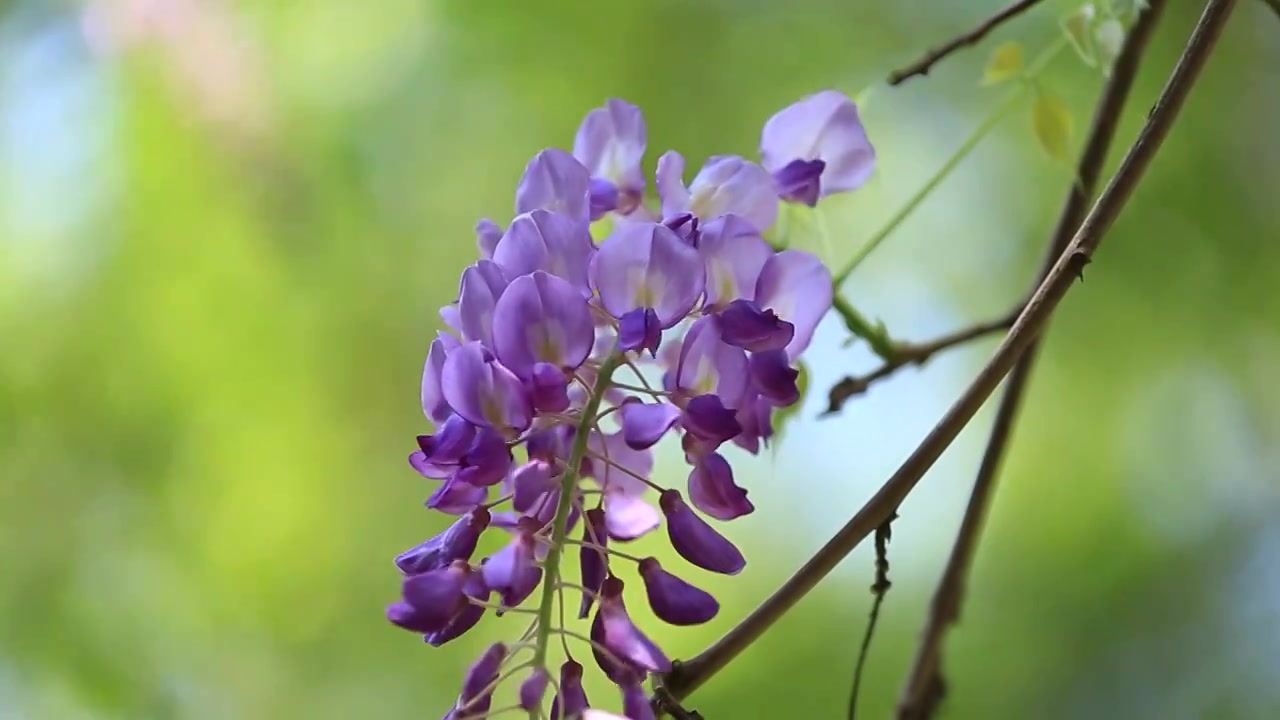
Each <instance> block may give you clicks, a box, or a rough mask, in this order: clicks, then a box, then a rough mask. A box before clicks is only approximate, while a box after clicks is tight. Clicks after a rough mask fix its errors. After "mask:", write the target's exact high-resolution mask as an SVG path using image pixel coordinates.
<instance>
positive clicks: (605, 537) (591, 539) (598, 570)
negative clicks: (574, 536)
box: [578, 508, 609, 619]
mask: <svg viewBox="0 0 1280 720" xmlns="http://www.w3.org/2000/svg"><path fill="white" fill-rule="evenodd" d="M586 515H587V521H586V522H585V523H583V528H582V547H580V548H579V549H578V563H579V565H580V567H581V570H582V587H584V588H586V590H584V591H583V593H582V603H581V604H580V605H579V606H578V618H579V619H582V618H585V617H587V615H589V614H590V613H591V605H592V604H593V603H594V602H595V597H596V594H597V593H599V592H600V586H601V584H603V583H604V579H605V576H606V575H608V573H609V556H608V554H606V553H605V551H604V548H606V547H608V545H609V533H608V530H607V529H606V527H605V515H604V511H603V510H601V509H599V508H591V509H590V510H587V513H586Z"/></svg>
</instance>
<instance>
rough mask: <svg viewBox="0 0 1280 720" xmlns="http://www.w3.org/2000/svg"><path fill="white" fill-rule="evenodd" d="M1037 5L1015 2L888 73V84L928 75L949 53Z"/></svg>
mask: <svg viewBox="0 0 1280 720" xmlns="http://www.w3.org/2000/svg"><path fill="white" fill-rule="evenodd" d="M1039 4H1040V0H1019V2H1016V3H1014V4H1012V5H1010V6H1009V7H1007V8H1005V9H1003V10H1001V11H1000V12H998V13H996V14H995V15H992V16H991V17H989V18H987V19H986V20H984V21H983V22H982V24H981V25H979V26H977V27H976V28H974V29H972V30H970V31H969V32H967V33H964V34H963V35H960V36H958V37H956V38H955V39H953V40H951V42H948V43H947V44H945V45H941V46H939V47H937V48H934V49H932V50H930V51H929V52H927V53H925V55H924V57H922V58H920V59H919V60H917V61H915V62H913V63H911V64H910V65H908V66H906V67H904V68H902V69H901V70H895V71H893V72H891V73H889V84H890V85H901V84H902V83H904V82H906V81H907V80H909V79H910V78H913V77H915V76H916V75H921V76H924V75H928V74H929V71H930V70H932V69H933V66H934V65H935V64H936V63H937V62H938V61H940V60H942V59H943V58H945V57H946V56H948V55H950V54H951V53H953V52H955V51H957V50H959V49H960V48H963V47H968V46H970V45H976V44H978V43H979V42H981V41H982V38H984V37H986V36H987V34H988V33H990V32H991V31H992V30H995V29H996V28H998V27H1000V26H1001V25H1003V24H1004V23H1005V21H1007V20H1012V19H1013V18H1015V17H1017V16H1019V15H1021V14H1022V13H1024V12H1026V11H1027V10H1030V9H1031V8H1033V7H1035V6H1036V5H1039Z"/></svg>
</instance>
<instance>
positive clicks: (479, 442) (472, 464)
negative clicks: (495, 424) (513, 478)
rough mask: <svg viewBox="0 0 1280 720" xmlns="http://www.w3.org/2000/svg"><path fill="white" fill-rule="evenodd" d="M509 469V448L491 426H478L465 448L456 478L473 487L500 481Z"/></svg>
mask: <svg viewBox="0 0 1280 720" xmlns="http://www.w3.org/2000/svg"><path fill="white" fill-rule="evenodd" d="M510 469H511V448H509V447H507V442H506V441H505V440H503V439H502V436H501V435H499V434H498V433H497V431H495V430H494V429H493V428H480V430H479V432H477V433H476V438H475V441H474V442H472V443H471V447H470V448H469V449H468V450H467V454H466V455H465V456H464V457H463V458H462V462H461V464H460V465H459V468H458V474H457V476H456V478H457V479H458V480H459V481H460V482H465V483H466V484H468V485H474V486H475V487H489V486H491V485H496V484H498V483H499V482H502V481H503V480H505V479H506V477H507V471H508V470H510Z"/></svg>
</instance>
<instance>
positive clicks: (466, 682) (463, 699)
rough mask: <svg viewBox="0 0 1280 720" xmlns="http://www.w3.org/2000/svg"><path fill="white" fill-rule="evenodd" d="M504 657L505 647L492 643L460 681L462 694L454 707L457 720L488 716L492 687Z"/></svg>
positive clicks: (505, 655) (495, 682)
mask: <svg viewBox="0 0 1280 720" xmlns="http://www.w3.org/2000/svg"><path fill="white" fill-rule="evenodd" d="M506 657H507V646H506V645H503V644H502V643H494V644H493V645H491V646H490V647H489V649H488V650H485V651H484V654H483V655H481V656H480V659H479V660H476V662H475V664H473V665H472V666H471V669H470V670H468V671H467V676H466V677H465V678H463V680H462V694H461V695H459V696H458V703H457V705H456V706H455V711H456V712H457V715H456V718H457V720H461V719H462V718H482V717H485V716H486V715H487V714H488V712H489V706H490V705H491V704H492V702H493V691H494V687H495V686H496V685H497V682H498V671H499V670H501V669H502V661H503V660H505V659H506Z"/></svg>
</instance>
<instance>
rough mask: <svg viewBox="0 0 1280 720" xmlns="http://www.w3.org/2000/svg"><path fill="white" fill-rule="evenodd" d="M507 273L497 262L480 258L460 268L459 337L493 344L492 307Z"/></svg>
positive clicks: (502, 290)
mask: <svg viewBox="0 0 1280 720" xmlns="http://www.w3.org/2000/svg"><path fill="white" fill-rule="evenodd" d="M507 284H508V280H507V275H506V273H504V272H503V271H502V268H501V267H499V266H498V264H497V263H494V262H490V261H488V260H481V261H480V262H478V263H476V264H475V265H472V266H471V267H469V268H467V269H466V270H463V271H462V287H461V289H460V290H459V292H458V323H459V324H460V325H461V326H462V338H463V339H464V340H475V341H479V342H482V343H484V345H485V346H486V347H493V308H494V306H495V305H497V303H498V298H500V297H502V293H503V292H504V291H505V290H506V289H507Z"/></svg>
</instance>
